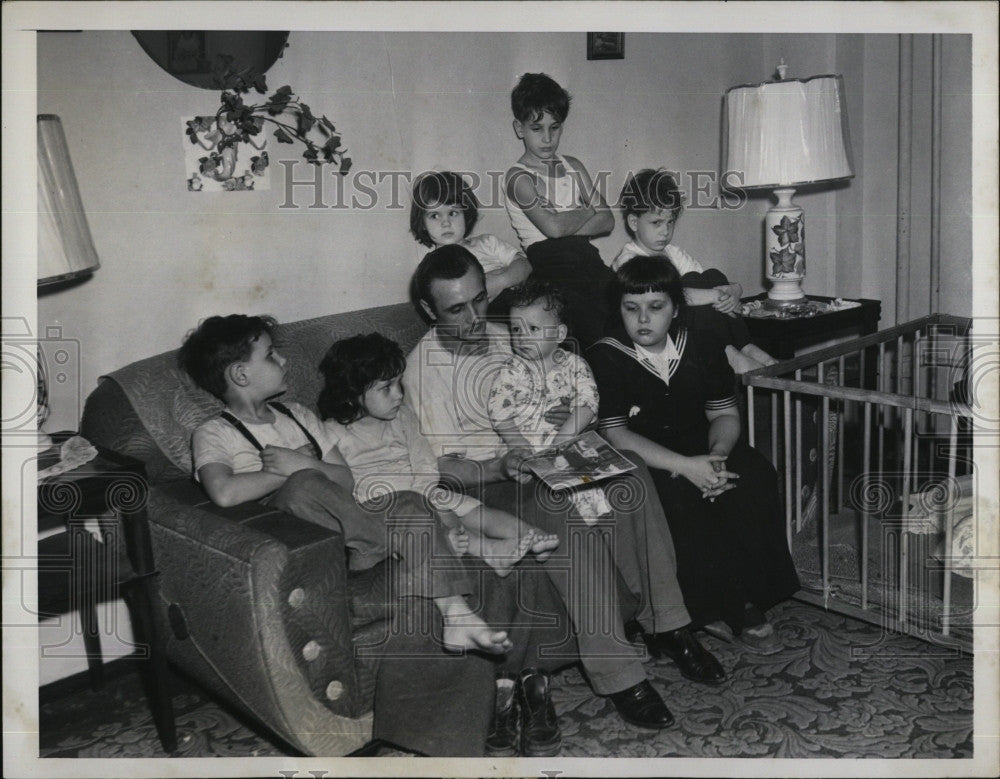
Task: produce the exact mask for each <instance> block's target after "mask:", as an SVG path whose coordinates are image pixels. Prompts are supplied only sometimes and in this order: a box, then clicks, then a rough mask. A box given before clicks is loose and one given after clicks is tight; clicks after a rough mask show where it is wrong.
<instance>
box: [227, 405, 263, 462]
mask: <svg viewBox="0 0 1000 779" xmlns="http://www.w3.org/2000/svg"><path fill="white" fill-rule="evenodd" d="M221 416H222V418H223V419H224V420H226V421H227V422H228V423H229V424H231V425H232V426H233V427H235V428H236V429H237V430H239V431H240V432H241V433H242V434H243V437H244V438H245V439H247V441H249V442H250V443H251V444H253V448H254V449H256V450H257V451H258V452H259V451H261V450H262V449H263V448H264V447H263V446H261V445H260V441H258V440H257V439H256V438H254V437H253V433H251V432H250V431H249V430H247V426H246V425H244V424H243V423H242V422H240V420H238V419H237V418H236V417H234V416H233V415H232V414H230V413H229V412H228V411H223V412H222V414H221Z"/></svg>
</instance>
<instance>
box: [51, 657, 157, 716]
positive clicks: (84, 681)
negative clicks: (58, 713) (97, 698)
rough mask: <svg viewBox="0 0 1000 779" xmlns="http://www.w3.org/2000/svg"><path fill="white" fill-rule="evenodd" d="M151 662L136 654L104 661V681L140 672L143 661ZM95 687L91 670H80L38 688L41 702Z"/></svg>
mask: <svg viewBox="0 0 1000 779" xmlns="http://www.w3.org/2000/svg"><path fill="white" fill-rule="evenodd" d="M145 662H149V661H148V658H146V657H144V656H142V655H139V654H135V655H127V656H125V657H118V658H115V659H114V660H109V661H108V662H106V663H104V666H103V675H104V683H105V684H107V683H108V682H111V681H114V680H116V679H120V678H121V677H123V676H125V675H126V674H130V673H136V674H137V673H139V672H140V671H141V670H142V665H141V664H142V663H145ZM90 689H93V688H92V685H91V681H90V672H89V671H80V672H78V673H75V674H72V675H70V676H65V677H63V678H62V679H57V680H56V681H54V682H49V683H48V684H43V685H42V686H41V687H39V688H38V702H39V704H45V703H50V702H52V701H55V700H59V699H60V698H65V697H67V696H69V695H75V694H77V693H79V692H83V691H85V690H90Z"/></svg>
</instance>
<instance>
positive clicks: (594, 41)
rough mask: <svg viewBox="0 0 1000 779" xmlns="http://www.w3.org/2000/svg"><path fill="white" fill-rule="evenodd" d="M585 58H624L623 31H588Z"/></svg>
mask: <svg viewBox="0 0 1000 779" xmlns="http://www.w3.org/2000/svg"><path fill="white" fill-rule="evenodd" d="M587 59H589V60H623V59H625V33H623V32H588V33H587Z"/></svg>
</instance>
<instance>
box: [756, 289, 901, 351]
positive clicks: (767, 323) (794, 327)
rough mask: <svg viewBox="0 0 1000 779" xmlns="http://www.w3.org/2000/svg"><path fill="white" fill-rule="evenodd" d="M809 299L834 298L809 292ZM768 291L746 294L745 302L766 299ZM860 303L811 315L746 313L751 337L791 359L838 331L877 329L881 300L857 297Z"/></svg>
mask: <svg viewBox="0 0 1000 779" xmlns="http://www.w3.org/2000/svg"><path fill="white" fill-rule="evenodd" d="M808 298H809V300H815V301H821V302H824V303H832V302H833V301H834V298H827V297H821V296H819V295H809V296H808ZM766 299H767V295H766V294H765V293H761V294H760V295H754V296H753V297H749V298H743V300H742V302H744V303H749V302H751V301H754V300H766ZM856 302H859V303H860V304H861V305H860V306H854V307H853V308H844V309H840V310H838V311H831V312H828V313H823V314H814V315H812V316H801V317H787V318H767V319H760V318H757V317H753V316H745V317H743V321H744V322H746V325H747V329H748V330H749V331H750V339H751V340H752V341H753V342H754V343H755V344H756V345H757V346H759V347H760V348H761V349H763V350H764V351H765V352H767V353H768V354H770V355H771V356H772V357H774V358H775V359H778V360H788V359H791V358H792V357H794V356H795V350H796V349H801V348H804V347H807V346H810V345H811V344H816V343H819V342H821V341H826V340H829V339H830V338H833V337H836V336H838V335H844V334H848V333H854V334H856V335H869V334H871V333H874V332H876V331H877V330H878V322H879V319H881V317H882V302H881V301H879V300H867V299H864V298H861V299H858V300H857V301H856Z"/></svg>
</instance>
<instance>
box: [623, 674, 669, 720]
mask: <svg viewBox="0 0 1000 779" xmlns="http://www.w3.org/2000/svg"><path fill="white" fill-rule="evenodd" d="M608 697H609V698H610V699H611V702H612V703H613V704H614V705H615V708H616V709H618V714H619V715H620V716H621V718H622V719H623V720H625V721H626V722H627V723H629V724H630V725H636V726H637V727H640V728H653V729H654V730H659V729H661V728H669V727H670V726H671V725H673V724H674V715H673V714H671V713H670V709H668V708H667V704H665V703H664V702H663V698H661V697H660V694H659V693H658V692H657V691H656V690H654V689H653V685H651V684H650V683H649V681H648V680H643V681H641V682H639V683H638V684H636V685H634V686H632V687H629V688H628V689H627V690H622V691H621V692H614V693H611V695H609V696H608Z"/></svg>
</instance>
